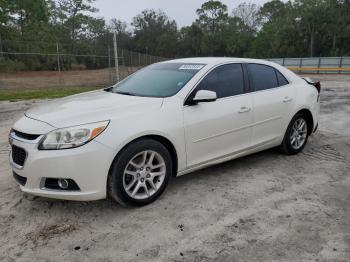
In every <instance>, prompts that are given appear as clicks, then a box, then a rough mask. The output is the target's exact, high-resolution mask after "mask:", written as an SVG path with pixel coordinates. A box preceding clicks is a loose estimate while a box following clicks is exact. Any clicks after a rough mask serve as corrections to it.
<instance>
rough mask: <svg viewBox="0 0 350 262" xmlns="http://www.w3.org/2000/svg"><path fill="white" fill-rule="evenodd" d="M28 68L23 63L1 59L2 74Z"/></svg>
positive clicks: (0, 70) (0, 68) (0, 69)
mask: <svg viewBox="0 0 350 262" xmlns="http://www.w3.org/2000/svg"><path fill="white" fill-rule="evenodd" d="M25 68H26V67H25V65H24V64H23V62H21V61H16V60H10V59H0V72H5V73H9V72H18V71H22V70H24V69H25Z"/></svg>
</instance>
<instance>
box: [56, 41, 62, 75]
mask: <svg viewBox="0 0 350 262" xmlns="http://www.w3.org/2000/svg"><path fill="white" fill-rule="evenodd" d="M56 52H57V69H58V72H59V73H61V63H60V50H59V48H58V42H56Z"/></svg>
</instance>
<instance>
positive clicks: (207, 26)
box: [196, 0, 228, 33]
mask: <svg viewBox="0 0 350 262" xmlns="http://www.w3.org/2000/svg"><path fill="white" fill-rule="evenodd" d="M197 15H198V16H199V17H198V19H197V20H196V22H197V24H199V26H200V27H201V28H202V29H203V30H206V31H208V32H211V33H215V32H216V31H218V30H220V28H222V26H225V25H226V24H227V22H228V13H227V6H226V5H225V4H223V3H221V2H220V1H214V0H210V1H208V2H206V3H204V4H203V5H202V6H201V8H199V9H197Z"/></svg>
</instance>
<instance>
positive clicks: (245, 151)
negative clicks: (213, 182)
mask: <svg viewBox="0 0 350 262" xmlns="http://www.w3.org/2000/svg"><path fill="white" fill-rule="evenodd" d="M277 141H278V138H272V139H269V140H268V141H264V142H262V143H259V144H258V145H255V146H250V147H248V148H244V149H241V150H238V151H236V152H232V153H228V154H226V155H223V156H220V157H216V158H213V159H210V160H207V161H203V162H200V163H198V164H194V165H192V166H189V167H187V168H186V169H185V170H182V171H180V172H178V173H177V176H182V175H185V174H188V173H191V172H194V171H196V170H200V169H202V168H205V167H208V166H212V165H215V164H220V163H222V162H226V161H229V160H233V159H236V158H239V157H242V156H244V155H248V154H250V152H251V151H254V150H257V149H258V148H261V147H264V146H266V145H269V144H271V143H273V142H277Z"/></svg>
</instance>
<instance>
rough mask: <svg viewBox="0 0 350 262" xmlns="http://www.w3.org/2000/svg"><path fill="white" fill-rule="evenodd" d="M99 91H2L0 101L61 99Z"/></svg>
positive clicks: (66, 89) (80, 89)
mask: <svg viewBox="0 0 350 262" xmlns="http://www.w3.org/2000/svg"><path fill="white" fill-rule="evenodd" d="M95 89H98V88H97V87H71V88H47V89H29V90H25V89H24V90H0V101H7V100H8V101H18V100H28V99H44V98H59V97H64V96H70V95H74V94H79V93H82V92H87V91H91V90H95Z"/></svg>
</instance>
